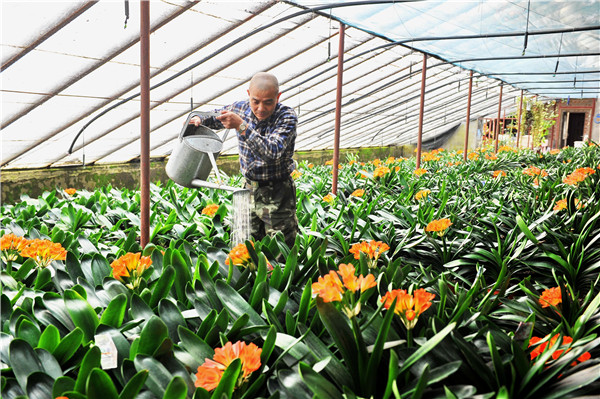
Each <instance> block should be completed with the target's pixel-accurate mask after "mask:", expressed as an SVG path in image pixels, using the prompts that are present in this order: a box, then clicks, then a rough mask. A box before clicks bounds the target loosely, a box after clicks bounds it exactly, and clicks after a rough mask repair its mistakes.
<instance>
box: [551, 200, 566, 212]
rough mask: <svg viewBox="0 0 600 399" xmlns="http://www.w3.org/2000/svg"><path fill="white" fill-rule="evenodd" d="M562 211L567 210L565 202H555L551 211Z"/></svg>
mask: <svg viewBox="0 0 600 399" xmlns="http://www.w3.org/2000/svg"><path fill="white" fill-rule="evenodd" d="M563 209H567V200H566V199H561V200H558V201H556V205H555V206H554V208H553V210H555V211H562V210H563Z"/></svg>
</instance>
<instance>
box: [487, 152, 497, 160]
mask: <svg viewBox="0 0 600 399" xmlns="http://www.w3.org/2000/svg"><path fill="white" fill-rule="evenodd" d="M485 159H489V160H490V161H495V160H496V159H498V156H497V155H496V154H485Z"/></svg>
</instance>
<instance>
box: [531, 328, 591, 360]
mask: <svg viewBox="0 0 600 399" xmlns="http://www.w3.org/2000/svg"><path fill="white" fill-rule="evenodd" d="M548 337H549V336H548V335H546V337H544V338H540V337H531V339H530V340H529V347H530V348H531V347H532V346H533V347H534V348H533V349H532V350H531V353H530V354H529V356H530V358H531V360H533V359H535V358H536V357H538V356H540V355H541V354H542V353H544V352H545V351H546V349H548V348H550V347H554V345H555V344H556V341H558V339H559V338H560V334H556V335H554V336H553V337H552V338H550V339H549V340H548ZM572 343H573V338H571V337H569V336H566V335H565V336H563V337H562V341H561V343H560V347H563V346H569V345H571V344H572ZM570 350H571V348H568V349H567V350H566V351H565V350H564V349H555V350H554V351H553V352H552V359H553V360H556V359H558V358H559V357H560V356H561V355H562V354H563V353H567V352H569V351H570ZM591 357H592V355H591V354H590V353H589V352H584V353H583V354H582V355H581V356H579V357H578V358H577V361H574V362H572V363H571V366H575V365H576V364H577V362H580V363H582V362H585V361H586V360H590V359H591Z"/></svg>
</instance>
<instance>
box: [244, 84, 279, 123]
mask: <svg viewBox="0 0 600 399" xmlns="http://www.w3.org/2000/svg"><path fill="white" fill-rule="evenodd" d="M280 95H281V93H278V92H277V90H275V89H271V90H259V89H258V88H256V87H250V89H249V90H248V96H249V97H250V109H252V113H253V114H254V116H256V117H257V118H258V120H259V121H264V120H266V119H269V117H270V116H271V115H273V111H275V107H276V106H277V102H278V101H279V96H280Z"/></svg>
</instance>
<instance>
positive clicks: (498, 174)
mask: <svg viewBox="0 0 600 399" xmlns="http://www.w3.org/2000/svg"><path fill="white" fill-rule="evenodd" d="M498 176H500V177H504V176H506V172H505V171H503V170H495V171H494V173H492V177H493V178H494V179H495V178H496V177H498Z"/></svg>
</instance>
